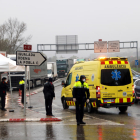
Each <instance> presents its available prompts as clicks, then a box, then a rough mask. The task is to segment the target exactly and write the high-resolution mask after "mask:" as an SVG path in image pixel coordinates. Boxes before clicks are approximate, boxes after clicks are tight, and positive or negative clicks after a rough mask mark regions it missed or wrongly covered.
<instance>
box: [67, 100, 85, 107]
mask: <svg viewBox="0 0 140 140" xmlns="http://www.w3.org/2000/svg"><path fill="white" fill-rule="evenodd" d="M66 103H67V105H68V106H75V102H73V101H66ZM84 106H85V107H86V103H85V105H84Z"/></svg>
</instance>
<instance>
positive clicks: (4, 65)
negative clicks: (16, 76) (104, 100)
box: [0, 54, 29, 72]
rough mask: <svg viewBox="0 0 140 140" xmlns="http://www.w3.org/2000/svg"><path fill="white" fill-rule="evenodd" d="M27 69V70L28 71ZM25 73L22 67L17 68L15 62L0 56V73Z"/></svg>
mask: <svg viewBox="0 0 140 140" xmlns="http://www.w3.org/2000/svg"><path fill="white" fill-rule="evenodd" d="M28 69H29V68H27V70H28ZM20 71H25V67H24V66H17V65H16V62H15V61H13V60H11V59H9V58H7V57H5V56H3V55H1V54H0V72H20Z"/></svg>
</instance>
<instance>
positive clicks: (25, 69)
mask: <svg viewBox="0 0 140 140" xmlns="http://www.w3.org/2000/svg"><path fill="white" fill-rule="evenodd" d="M26 86H27V66H26V65H25V85H24V116H26Z"/></svg>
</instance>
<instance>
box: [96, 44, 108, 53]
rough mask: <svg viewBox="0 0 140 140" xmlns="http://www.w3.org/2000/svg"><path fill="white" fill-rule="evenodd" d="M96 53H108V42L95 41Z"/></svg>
mask: <svg viewBox="0 0 140 140" xmlns="http://www.w3.org/2000/svg"><path fill="white" fill-rule="evenodd" d="M94 53H107V41H95V42H94Z"/></svg>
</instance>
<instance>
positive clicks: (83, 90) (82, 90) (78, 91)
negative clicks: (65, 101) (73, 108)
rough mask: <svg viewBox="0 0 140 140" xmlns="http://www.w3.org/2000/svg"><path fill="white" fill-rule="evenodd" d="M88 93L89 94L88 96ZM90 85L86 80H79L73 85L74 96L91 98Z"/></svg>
mask: <svg viewBox="0 0 140 140" xmlns="http://www.w3.org/2000/svg"><path fill="white" fill-rule="evenodd" d="M86 94H87V96H86ZM89 97H90V93H89V86H88V84H87V83H86V82H84V83H82V82H81V81H77V82H76V83H75V84H74V87H73V98H87V99H89Z"/></svg>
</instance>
